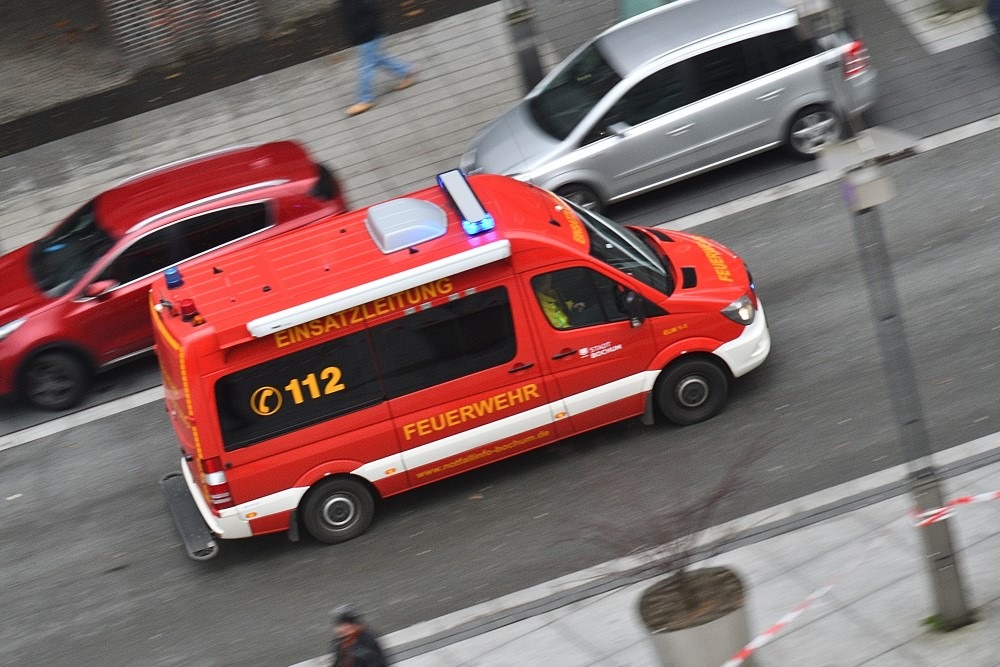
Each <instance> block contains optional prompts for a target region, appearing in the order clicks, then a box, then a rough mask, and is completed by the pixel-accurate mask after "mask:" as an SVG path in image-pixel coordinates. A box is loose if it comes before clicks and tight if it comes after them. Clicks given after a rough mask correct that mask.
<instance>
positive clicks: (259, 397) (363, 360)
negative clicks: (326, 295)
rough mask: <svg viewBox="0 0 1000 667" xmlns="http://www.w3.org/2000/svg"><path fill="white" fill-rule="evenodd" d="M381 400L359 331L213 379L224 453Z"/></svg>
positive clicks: (364, 335)
mask: <svg viewBox="0 0 1000 667" xmlns="http://www.w3.org/2000/svg"><path fill="white" fill-rule="evenodd" d="M382 400H383V394H382V388H381V386H380V385H379V381H378V375H377V374H376V365H375V359H374V358H373V356H372V350H371V345H370V344H369V341H368V334H367V332H365V331H359V332H357V333H352V334H348V335H346V336H341V337H339V338H336V339H334V340H330V341H327V342H325V343H320V344H319V345H314V346H312V347H309V348H306V349H304V350H299V351H297V352H292V353H291V354H286V355H284V356H282V357H278V358H277V359H272V360H271V361H266V362H264V363H262V364H258V365H256V366H252V367H250V368H245V369H243V370H241V371H236V372H235V373H231V374H229V375H227V376H225V377H223V378H221V379H220V380H219V381H218V382H216V383H215V402H216V406H217V409H218V412H219V423H220V426H221V427H222V439H223V443H224V445H225V449H226V451H227V452H231V451H233V450H235V449H240V448H242V447H247V446H248V445H252V444H254V443H257V442H261V441H263V440H268V439H270V438H273V437H275V436H278V435H282V434H284V433H289V432H291V431H294V430H297V429H300V428H304V427H306V426H311V425H312V424H317V423H319V422H321V421H326V420H328V419H331V418H333V417H336V416H338V415H343V414H347V413H349V412H353V411H355V410H360V409H361V408H365V407H368V406H370V405H374V404H376V403H378V402H380V401H382Z"/></svg>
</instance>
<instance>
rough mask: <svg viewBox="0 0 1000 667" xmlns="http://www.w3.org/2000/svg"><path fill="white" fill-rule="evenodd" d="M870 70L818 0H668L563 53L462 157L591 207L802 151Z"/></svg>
mask: <svg viewBox="0 0 1000 667" xmlns="http://www.w3.org/2000/svg"><path fill="white" fill-rule="evenodd" d="M803 7H809V10H808V11H807V10H804V9H803ZM876 78H877V74H876V72H875V69H874V67H873V66H872V65H871V63H870V60H869V57H868V50H867V48H866V47H865V45H864V43H863V42H862V41H861V40H860V39H859V38H858V37H856V36H855V35H853V34H852V33H851V31H850V30H849V29H848V27H847V26H846V24H845V22H844V21H843V20H842V17H841V15H840V14H839V13H838V12H836V11H834V10H833V9H831V8H830V7H829V6H828V5H825V4H824V0H677V1H676V2H673V3H671V4H668V5H666V6H664V7H661V8H658V9H654V10H651V11H648V12H645V13H643V14H640V15H639V16H636V17H634V18H631V19H629V20H627V21H624V22H622V23H619V24H618V25H615V26H613V27H611V28H609V29H608V30H606V31H605V32H603V33H601V34H600V35H598V36H597V37H595V38H594V39H592V40H590V41H589V42H587V43H586V44H584V45H583V46H581V47H580V48H579V49H577V50H576V51H575V52H573V53H572V54H571V55H570V56H569V57H568V58H567V59H566V60H565V61H563V62H562V63H561V64H560V65H559V66H558V67H556V68H555V69H554V70H553V71H552V72H551V73H550V74H549V75H548V76H546V77H545V79H544V80H542V81H541V83H539V84H538V85H537V86H536V87H535V88H534V89H533V90H532V91H531V92H530V93H528V95H527V96H526V97H525V98H524V99H523V100H521V102H519V103H518V104H517V105H516V106H515V107H514V108H512V109H510V110H509V111H507V112H506V113H505V114H503V115H502V116H501V117H500V118H498V119H497V120H496V121H494V122H493V123H491V124H490V125H488V126H487V127H486V128H485V129H484V130H483V131H482V132H481V133H479V135H478V136H477V137H476V138H475V139H474V140H473V142H472V145H471V146H470V148H469V150H468V151H467V152H466V154H465V155H464V156H463V157H462V163H461V166H462V168H463V169H464V170H465V171H466V172H468V173H477V172H483V171H485V172H493V173H499V174H506V175H510V176H515V177H517V178H519V179H521V180H525V181H530V182H531V183H534V184H535V185H539V186H541V187H543V188H546V189H549V190H552V191H554V192H557V193H559V194H561V195H562V196H564V197H567V198H569V199H572V200H574V201H576V202H577V203H579V204H582V205H584V206H587V207H588V208H592V209H598V210H599V209H601V208H603V207H604V206H605V205H607V204H610V203H613V202H616V201H619V200H622V199H625V198H627V197H632V196H634V195H638V194H641V193H643V192H646V191H648V190H651V189H653V188H657V187H660V186H662V185H666V184H668V183H672V182H675V181H679V180H681V179H684V178H687V177H689V176H693V175H695V174H698V173H701V172H704V171H707V170H709V169H714V168H716V167H719V166H722V165H724V164H728V163H730V162H734V161H736V160H739V159H741V158H744V157H747V156H749V155H753V154H755V153H759V152H762V151H765V150H768V149H771V148H774V147H776V146H779V145H785V146H787V147H788V148H789V149H790V150H791V151H792V152H793V153H795V154H797V155H800V156H803V157H810V156H813V155H815V154H816V153H817V152H818V151H819V150H820V148H821V147H822V146H823V145H824V144H826V143H828V142H830V141H833V140H835V139H836V138H837V137H839V135H840V133H841V129H842V127H843V123H844V119H846V118H848V117H850V115H852V114H856V113H859V112H861V111H863V110H865V109H867V108H869V107H870V106H871V105H872V104H874V102H875V95H876Z"/></svg>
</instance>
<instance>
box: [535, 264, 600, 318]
mask: <svg viewBox="0 0 1000 667" xmlns="http://www.w3.org/2000/svg"><path fill="white" fill-rule="evenodd" d="M532 284H533V285H534V287H535V296H536V297H537V298H538V303H539V305H540V306H541V307H542V312H543V313H545V317H546V318H547V319H548V320H549V324H551V325H552V326H553V327H555V328H556V329H569V328H570V327H571V326H572V324H571V322H570V314H571V313H573V312H580V311H582V310H583V309H584V308H586V307H587V306H586V304H585V303H583V302H582V301H572V300H570V299H566V298H565V297H564V296H563V295H562V294H560V293H559V291H558V290H557V289H556V288H555V287H554V286H553V285H552V274H551V273H543V274H542V275H540V276H537V277H535V278H534V279H532Z"/></svg>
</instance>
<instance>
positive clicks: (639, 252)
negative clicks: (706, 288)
mask: <svg viewBox="0 0 1000 667" xmlns="http://www.w3.org/2000/svg"><path fill="white" fill-rule="evenodd" d="M566 203H567V204H569V205H570V206H571V207H572V208H573V211H574V212H575V213H576V214H577V215H578V216H579V217H580V220H581V222H583V225H584V226H585V227H586V228H587V233H588V235H589V236H590V255H591V257H594V258H595V259H598V260H600V261H601V262H604V263H605V264H607V265H608V266H611V267H614V268H615V269H618V270H619V271H621V272H622V273H626V274H628V275H630V276H632V277H633V278H635V279H636V280H639V281H640V282H643V283H645V284H646V285H649V286H650V287H652V288H653V289H655V290H656V291H658V292H661V293H662V294H666V295H670V294H671V293H673V291H674V281H673V278H672V277H671V275H670V271H669V270H668V268H667V267H666V266H665V265H664V263H663V262H664V261H665V259H666V258H663V259H661V257H660V255H659V254H658V253H657V252H655V251H654V250H653V249H652V248H650V247H649V246H648V245H647V243H646V239H645V238H644V237H643V236H641V235H639V234H636V233H635V232H633V231H632V230H630V229H628V228H627V227H623V226H621V225H619V224H618V223H617V222H614V221H613V220H609V219H608V218H605V217H604V216H602V215H600V214H599V213H595V212H594V211H590V210H588V209H585V208H583V207H582V206H578V205H577V204H574V203H573V202H569V201H567V202H566Z"/></svg>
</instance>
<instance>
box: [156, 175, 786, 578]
mask: <svg viewBox="0 0 1000 667" xmlns="http://www.w3.org/2000/svg"><path fill="white" fill-rule="evenodd" d="M150 299H151V306H152V317H153V321H154V329H155V331H156V350H157V354H158V355H159V360H160V365H161V368H162V373H163V381H164V391H165V398H166V403H167V408H168V412H169V415H170V419H171V420H172V423H173V425H174V428H175V429H176V432H177V435H178V437H179V439H180V443H181V450H182V453H183V459H182V461H181V472H179V473H172V474H171V475H168V476H167V477H166V478H164V480H163V482H162V487H163V491H164V494H165V496H166V498H167V503H168V505H169V507H170V509H171V511H172V513H173V515H174V519H175V522H176V523H177V526H178V529H179V532H180V534H181V535H182V536H183V537H184V540H185V545H186V547H187V549H188V552H189V554H190V555H191V556H192V557H193V558H196V559H199V560H201V559H206V558H210V557H212V556H213V555H215V553H216V552H217V550H218V545H217V542H216V539H217V538H224V539H228V538H240V537H249V536H252V535H260V534H264V533H271V532H277V531H287V532H288V533H289V535H290V537H292V538H293V539H298V534H299V530H300V528H303V527H304V528H305V530H306V531H307V532H308V533H309V534H310V535H311V536H312V537H314V538H315V539H317V540H319V541H322V542H328V543H335V542H341V541H344V540H348V539H351V538H353V537H356V536H357V535H360V534H361V533H362V532H364V531H365V530H366V529H367V528H368V526H369V524H370V522H371V521H372V518H373V515H374V508H375V502H376V500H377V499H378V498H382V497H386V496H390V495H393V494H396V493H400V492H403V491H406V490H408V489H412V488H414V487H417V486H421V485H423V484H428V483H430V482H433V481H435V480H438V479H442V478H444V477H448V476H450V475H454V474H457V473H460V472H463V471H465V470H469V469H471V468H475V467H478V466H482V465H485V464H487V463H490V462H492V461H496V460H499V459H502V458H505V457H508V456H512V455H514V454H518V453H521V452H524V451H527V450H530V449H533V448H535V447H540V446H542V445H547V444H549V443H552V442H555V441H556V440H559V439H561V438H566V437H568V436H571V435H573V434H576V433H580V432H582V431H586V430H588V429H593V428H597V427H599V426H602V425H604V424H608V423H610V422H614V421H617V420H621V419H626V418H628V417H635V416H639V417H641V418H642V419H643V421H644V422H646V423H652V421H653V416H654V413H655V412H657V411H658V412H660V413H662V415H663V416H665V417H666V418H667V419H669V420H671V421H673V422H675V423H677V424H690V423H694V422H698V421H702V420H704V419H708V418H709V417H712V416H713V415H715V414H716V413H717V412H718V411H719V410H720V409H721V408H722V406H723V404H724V403H725V400H726V395H727V389H728V386H729V383H730V381H731V380H732V379H733V378H736V377H739V376H741V375H743V374H745V373H747V372H749V371H750V370H752V369H754V368H756V367H757V366H758V365H760V364H761V363H762V362H763V361H764V359H765V358H766V357H767V354H768V352H769V350H770V336H769V333H768V329H767V322H766V320H765V318H764V311H763V310H762V308H761V305H760V302H759V300H758V298H757V294H756V290H755V287H754V283H753V280H752V279H751V277H750V274H749V272H748V271H747V268H746V267H745V266H744V264H743V262H742V261H741V260H740V258H739V257H737V256H736V255H735V254H733V253H732V252H731V251H730V250H728V249H726V248H725V247H723V246H722V245H720V244H718V243H715V242H713V241H711V240H709V239H706V238H703V237H700V236H697V235H695V234H690V233H684V232H679V231H665V230H660V229H644V228H637V227H622V226H620V225H618V224H616V223H614V222H612V221H610V220H608V219H607V218H604V217H602V216H600V215H598V214H595V213H593V212H590V211H587V210H585V209H583V208H580V207H578V206H576V205H574V204H572V203H570V202H568V201H565V200H563V199H560V198H558V197H557V196H555V195H553V194H551V193H550V192H547V191H545V190H541V189H539V188H536V187H534V186H531V185H528V184H525V183H520V182H518V181H515V180H513V179H508V178H505V177H502V176H492V175H477V176H472V177H469V178H468V179H467V178H466V177H465V176H464V174H462V172H461V171H459V170H455V171H450V172H445V173H443V174H440V175H439V176H438V185H437V187H433V188H429V189H426V190H422V191H420V192H416V193H414V194H412V195H409V196H407V197H403V198H399V199H394V200H390V201H387V202H384V203H381V204H378V205H375V206H372V207H370V208H367V209H362V210H358V211H354V212H351V213H347V214H343V215H341V216H338V217H335V218H330V219H329V220H327V221H324V222H320V223H318V224H314V225H311V226H310V227H309V228H308V229H304V230H301V231H293V232H291V233H289V234H285V235H282V236H281V237H279V238H275V239H273V240H268V241H265V242H262V243H259V244H256V245H254V246H251V247H248V248H245V249H242V250H237V251H234V252H231V253H227V254H225V255H224V256H221V257H219V258H216V259H212V260H211V261H203V262H197V263H194V264H189V265H186V266H185V267H184V270H183V275H182V274H181V273H180V272H178V271H177V270H176V269H168V270H167V271H166V272H165V273H164V276H163V277H161V278H160V279H159V280H158V282H157V283H155V284H154V286H153V289H152V291H151V293H150Z"/></svg>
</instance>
